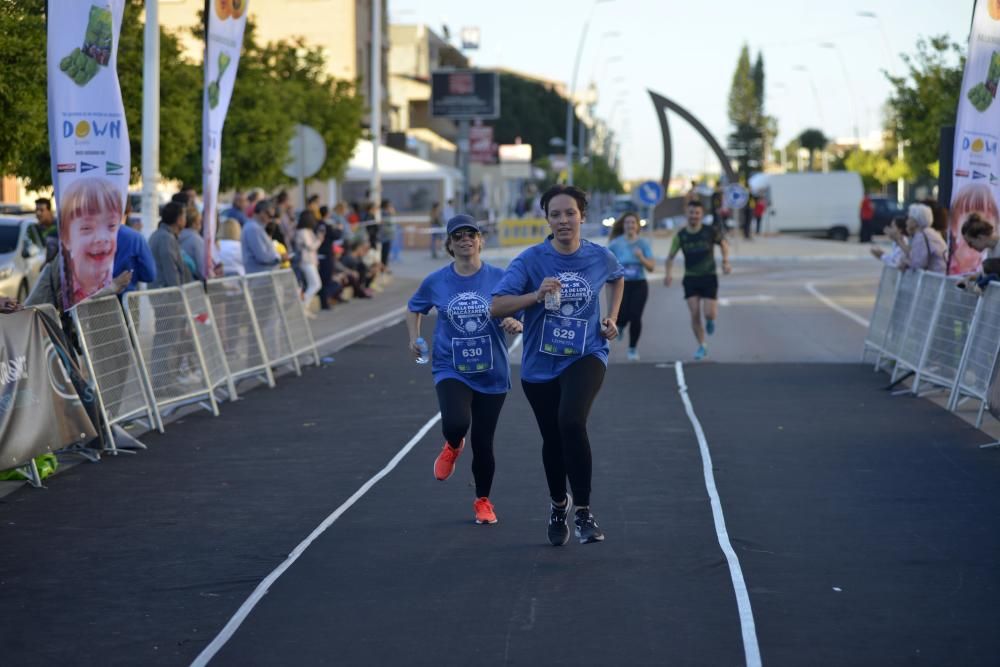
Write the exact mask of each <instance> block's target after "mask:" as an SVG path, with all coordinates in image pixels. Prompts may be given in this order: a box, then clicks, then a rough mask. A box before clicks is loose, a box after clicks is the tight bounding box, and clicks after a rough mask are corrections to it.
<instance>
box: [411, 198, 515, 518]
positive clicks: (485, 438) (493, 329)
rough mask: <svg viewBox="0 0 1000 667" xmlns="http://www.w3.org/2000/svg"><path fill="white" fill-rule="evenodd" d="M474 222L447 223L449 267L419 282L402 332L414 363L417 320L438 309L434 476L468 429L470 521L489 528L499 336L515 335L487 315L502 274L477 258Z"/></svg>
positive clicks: (511, 324)
mask: <svg viewBox="0 0 1000 667" xmlns="http://www.w3.org/2000/svg"><path fill="white" fill-rule="evenodd" d="M482 249H483V239H482V235H481V233H480V229H479V224H478V223H477V222H476V221H475V220H474V219H473V218H472V217H470V216H468V215H456V216H455V217H453V218H452V219H451V220H449V221H448V227H447V236H446V238H445V250H446V251H447V252H448V254H449V255H451V256H452V257H454V258H455V261H454V262H452V263H451V264H449V265H448V266H445V267H444V268H442V269H438V270H437V271H435V272H434V273H432V274H430V275H429V276H427V277H426V278H424V281H423V283H421V285H420V288H419V289H418V290H417V291H416V293H415V294H414V295H413V297H412V298H411V299H410V303H409V311H410V312H409V313H407V316H406V328H407V330H408V332H409V336H410V350H411V351H412V352H413V354H414V356H415V357H420V356H421V354H422V352H423V351H422V350H421V349H420V347H419V346H418V344H417V339H418V338H420V322H421V319H422V318H423V316H424V315H426V314H427V313H429V312H430V310H431V308H436V309H437V311H438V318H437V325H436V327H435V328H434V350H433V364H432V366H431V370H432V372H433V374H434V386H435V389H436V390H437V395H438V403H439V404H440V406H441V430H442V432H443V433H444V438H445V443H444V446H443V447H442V448H441V453H440V454H439V455H438V457H437V459H436V460H435V461H434V477H436V478H437V479H439V480H442V481H443V480H446V479H448V478H449V477H450V476H451V474H452V473H453V472H454V471H455V461H456V460H457V459H458V456H459V454H461V453H462V449H463V448H464V447H465V434H466V432H467V431H469V427H470V425H471V428H472V433H471V438H472V475H473V477H474V478H475V482H476V499H475V501H474V503H473V509H474V511H475V517H476V523H478V524H492V523H496V522H497V517H496V513H495V512H494V508H493V504H492V503H491V502H490V499H489V495H490V488H491V486H492V484H493V472H494V469H495V463H494V459H493V433H494V431H495V430H496V425H497V420H498V419H499V417H500V409H501V408H502V407H503V402H504V399H505V398H506V397H507V391H508V390H510V364H509V363H508V360H507V345H506V340H505V338H504V333H505V332H506V333H510V334H516V333H520V332H521V323H520V322H519V321H518V320H516V319H514V318H512V317H505V318H494V317H490V295H491V293H492V291H493V288H494V286H495V285H496V284H497V283H498V282H500V277H501V276H502V275H503V270H501V269H499V268H497V267H495V266H490V265H489V264H485V263H484V262H483V261H482V259H480V253H481V252H482Z"/></svg>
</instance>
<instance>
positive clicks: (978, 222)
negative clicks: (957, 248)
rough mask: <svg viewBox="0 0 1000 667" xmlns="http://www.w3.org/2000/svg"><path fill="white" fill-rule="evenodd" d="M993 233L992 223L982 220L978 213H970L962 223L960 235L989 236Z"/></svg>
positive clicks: (971, 236) (970, 236) (972, 236)
mask: <svg viewBox="0 0 1000 667" xmlns="http://www.w3.org/2000/svg"><path fill="white" fill-rule="evenodd" d="M992 234H993V225H992V224H990V222H989V221H987V220H984V219H983V216H981V215H979V214H978V213H970V214H969V217H968V218H966V219H965V222H963V223H962V236H968V237H969V238H973V239H975V238H979V237H980V236H990V235H992Z"/></svg>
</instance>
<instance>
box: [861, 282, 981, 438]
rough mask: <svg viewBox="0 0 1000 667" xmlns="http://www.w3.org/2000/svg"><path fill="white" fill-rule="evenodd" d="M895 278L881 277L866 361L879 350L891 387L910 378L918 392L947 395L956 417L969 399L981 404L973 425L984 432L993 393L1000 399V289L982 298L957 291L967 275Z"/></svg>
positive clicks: (879, 356)
mask: <svg viewBox="0 0 1000 667" xmlns="http://www.w3.org/2000/svg"><path fill="white" fill-rule="evenodd" d="M892 273H893V269H889V268H886V269H883V271H882V277H881V279H880V281H879V289H878V296H877V297H876V301H875V308H874V312H873V313H872V317H871V320H870V325H869V329H868V334H867V335H866V337H865V345H864V353H863V355H862V359H863V360H864V359H865V357H866V356H867V355H868V354H869V353H871V352H875V353H876V355H877V358H876V362H875V368H876V369H880V368H882V366H883V360H884V361H888V362H892V372H891V373H892V382H893V383H896V381H897V380H898V379H899V378H900V377H901V376H903V374H904V373H906V372H907V371H909V372H912V373H913V374H914V379H913V384H912V387H911V391H912V392H913V393H914V394H918V393H919V392H920V389H921V385H922V384H926V383H930V384H932V385H936V386H938V387H942V388H945V389H948V390H950V395H949V398H948V409H949V410H950V411H952V412H954V411H955V410H957V409H958V406H959V404H960V403H961V402H962V401H964V400H967V399H969V398H972V399H975V400H978V401H979V412H978V415H977V416H976V427H977V428H978V427H980V426H982V421H983V414H984V412H985V410H986V408H987V407H988V403H989V401H990V392H991V389H992V390H993V392H994V394H995V395H996V396H998V397H1000V378H998V377H997V375H998V370H1000V367H998V353H1000V283H998V282H993V283H990V284H989V286H988V287H987V289H986V290H985V292H984V293H983V294H982V295H977V294H976V293H975V292H973V291H972V290H969V289H959V287H958V284H959V283H960V282H963V281H965V280H967V279H966V278H963V277H958V276H950V277H949V276H944V275H943V274H940V273H931V272H926V271H904V272H902V273H901V274H899V275H898V277H895V276H893V275H892ZM887 304H891V305H887ZM994 407H1000V405H998V406H994Z"/></svg>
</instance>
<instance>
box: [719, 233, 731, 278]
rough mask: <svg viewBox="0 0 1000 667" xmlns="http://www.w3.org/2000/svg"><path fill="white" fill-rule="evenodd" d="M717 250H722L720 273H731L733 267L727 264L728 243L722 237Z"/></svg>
mask: <svg viewBox="0 0 1000 667" xmlns="http://www.w3.org/2000/svg"><path fill="white" fill-rule="evenodd" d="M719 248H720V249H721V250H722V272H723V273H726V274H729V273H732V271H733V267H732V265H730V263H729V241H727V240H726V237H722V239H721V240H720V241H719Z"/></svg>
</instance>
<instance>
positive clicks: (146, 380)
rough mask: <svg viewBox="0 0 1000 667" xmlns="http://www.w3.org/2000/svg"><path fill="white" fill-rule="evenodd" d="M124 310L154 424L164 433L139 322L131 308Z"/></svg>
mask: <svg viewBox="0 0 1000 667" xmlns="http://www.w3.org/2000/svg"><path fill="white" fill-rule="evenodd" d="M122 310H124V311H125V321H126V322H127V323H128V327H127V328H128V335H129V337H130V338H131V339H132V347H133V349H135V359H136V362H137V363H138V364H139V371H140V372H139V378H140V380H142V386H143V387H144V388H145V391H146V395H147V396H148V397H149V405H150V406H151V410H152V412H153V417H154V421H153V422H152V424H153V425H154V427H155V428H156V430H157V431H159V432H160V433H163V415H162V414H160V406H159V405H157V403H156V394H155V393H154V392H153V381H152V380H151V379H150V376H149V369H148V368H147V367H146V360H145V358H143V356H142V352H141V349H140V345H141V342H140V340H139V323H138V322H136V321H135V319H134V318H133V317H132V309H131V308H122Z"/></svg>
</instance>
